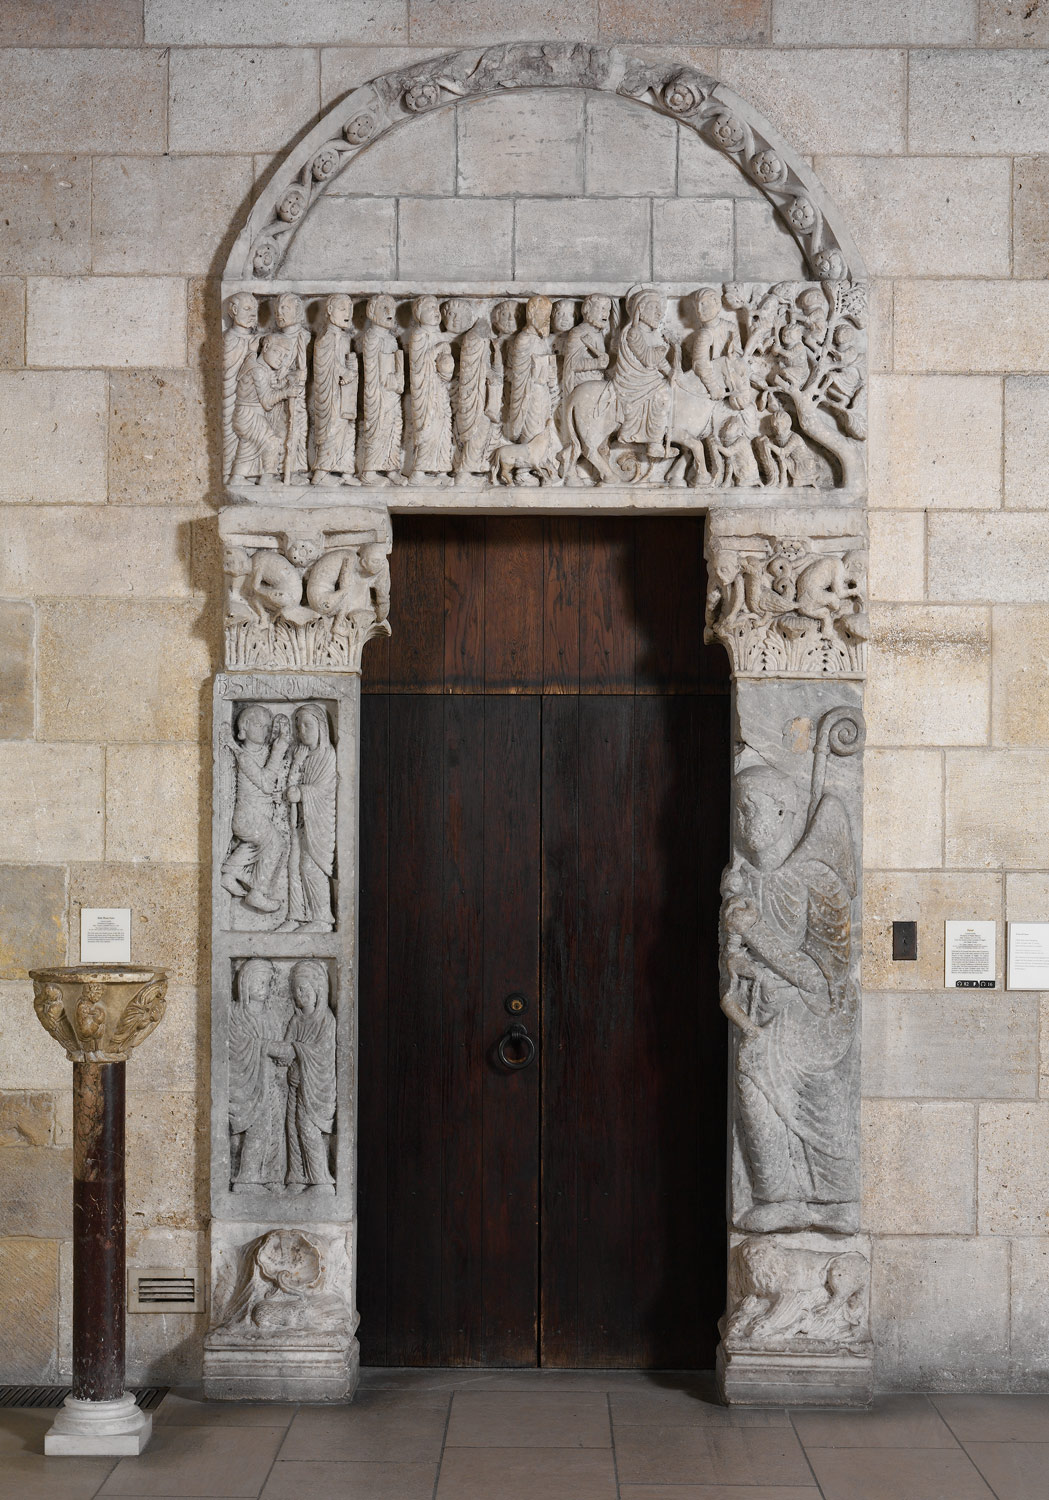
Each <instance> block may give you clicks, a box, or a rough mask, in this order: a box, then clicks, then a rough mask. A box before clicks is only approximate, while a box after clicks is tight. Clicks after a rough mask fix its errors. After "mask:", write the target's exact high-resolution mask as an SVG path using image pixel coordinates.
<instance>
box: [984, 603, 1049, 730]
mask: <svg viewBox="0 0 1049 1500" xmlns="http://www.w3.org/2000/svg"><path fill="white" fill-rule="evenodd" d="M993 621H994V674H993V680H994V696H993V701H994V715H993V719H992V740H993V742H994V744H996V745H1002V746H1009V745H1023V746H1029V747H1031V748H1032V749H1034V748H1037V747H1039V746H1041V745H1044V744H1045V726H1046V724H1047V723H1049V679H1047V677H1046V671H1045V662H1046V660H1047V659H1049V609H1046V607H1045V606H1040V607H1034V606H1029V607H1027V608H1024V607H1022V606H1010V605H1005V604H1003V605H999V606H998V607H997V608H996V609H995V610H994V611H993Z"/></svg>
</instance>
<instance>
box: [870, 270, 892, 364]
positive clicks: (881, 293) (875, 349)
mask: <svg viewBox="0 0 1049 1500" xmlns="http://www.w3.org/2000/svg"><path fill="white" fill-rule="evenodd" d="M894 289H895V283H894V282H892V281H886V280H884V279H881V280H875V281H872V282H871V284H870V330H869V333H868V336H867V360H868V365H869V368H870V369H871V370H872V371H874V370H877V371H878V372H879V373H884V372H885V371H888V370H891V369H892V364H893V348H892V337H893V330H892V323H893V299H894Z"/></svg>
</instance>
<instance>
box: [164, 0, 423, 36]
mask: <svg viewBox="0 0 1049 1500" xmlns="http://www.w3.org/2000/svg"><path fill="white" fill-rule="evenodd" d="M145 28H146V41H147V42H159V43H171V44H172V45H174V46H182V47H185V46H215V47H229V46H238V45H239V46H244V45H247V46H264V45H274V46H281V47H295V46H298V45H300V44H301V43H304V42H359V41H369V42H403V41H406V40H407V35H408V6H407V0H312V3H311V4H310V5H308V6H304V7H301V8H299V7H289V6H288V5H287V4H286V3H285V0H225V3H224V4H222V5H202V4H201V3H200V0H145Z"/></svg>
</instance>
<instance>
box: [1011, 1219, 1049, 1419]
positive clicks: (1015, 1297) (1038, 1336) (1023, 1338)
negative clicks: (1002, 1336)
mask: <svg viewBox="0 0 1049 1500" xmlns="http://www.w3.org/2000/svg"><path fill="white" fill-rule="evenodd" d="M1011 1250H1012V1259H1011V1264H1010V1276H1009V1290H1010V1305H1009V1312H1010V1318H1009V1352H1010V1354H1011V1355H1012V1360H1013V1366H1012V1388H1013V1389H1014V1390H1021V1391H1022V1390H1031V1391H1044V1389H1045V1376H1046V1372H1047V1371H1049V1328H1047V1327H1046V1318H1045V1309H1046V1307H1047V1306H1049V1239H1046V1237H1045V1235H1038V1236H1037V1237H1035V1238H1033V1239H1016V1240H1013V1242H1012V1246H1011Z"/></svg>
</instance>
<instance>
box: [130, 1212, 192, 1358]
mask: <svg viewBox="0 0 1049 1500" xmlns="http://www.w3.org/2000/svg"><path fill="white" fill-rule="evenodd" d="M129 1227H130V1226H129ZM161 1264H165V1262H161ZM178 1264H179V1265H183V1264H184V1262H183V1261H179V1262H178ZM207 1326H208V1320H207V1318H202V1317H200V1316H199V1315H195V1314H193V1313H170V1312H169V1313H165V1315H164V1316H163V1317H162V1318H160V1317H157V1316H156V1314H154V1313H143V1314H140V1315H137V1316H129V1318H128V1320H127V1384H128V1385H129V1386H134V1385H194V1384H197V1383H198V1382H199V1381H200V1366H201V1360H202V1355H203V1343H204V1334H205V1332H206V1330H207Z"/></svg>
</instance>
